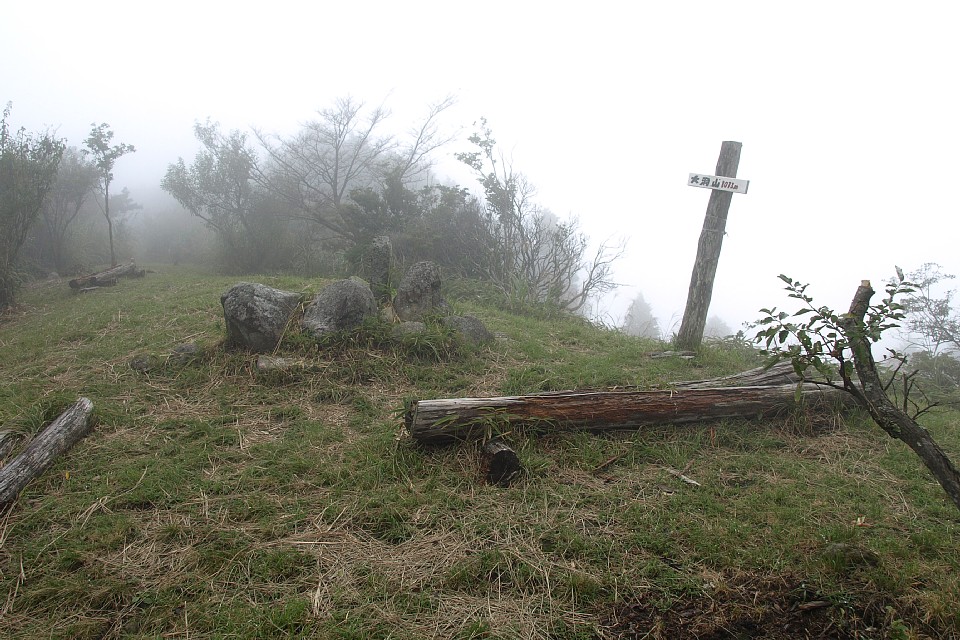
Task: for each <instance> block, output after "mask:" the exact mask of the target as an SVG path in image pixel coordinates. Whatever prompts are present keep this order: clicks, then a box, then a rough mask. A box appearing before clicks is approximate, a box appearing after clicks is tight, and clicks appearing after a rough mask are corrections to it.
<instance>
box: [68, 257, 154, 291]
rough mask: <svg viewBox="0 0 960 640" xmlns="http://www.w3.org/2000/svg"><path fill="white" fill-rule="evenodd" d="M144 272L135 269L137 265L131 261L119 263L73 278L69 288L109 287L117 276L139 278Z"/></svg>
mask: <svg viewBox="0 0 960 640" xmlns="http://www.w3.org/2000/svg"><path fill="white" fill-rule="evenodd" d="M144 273H146V272H145V271H144V270H143V269H137V265H136V264H135V263H133V262H131V263H129V264H121V265H118V266H116V267H111V268H110V269H107V270H106V271H100V272H98V273H93V274H90V275H88V276H82V277H80V278H74V279H73V280H71V281H70V288H71V289H78V290H83V289H91V288H94V287H109V286H113V285H115V284H117V278H119V277H121V276H130V277H134V278H140V277H142V276H143V275H144Z"/></svg>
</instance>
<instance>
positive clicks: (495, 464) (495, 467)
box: [483, 439, 523, 487]
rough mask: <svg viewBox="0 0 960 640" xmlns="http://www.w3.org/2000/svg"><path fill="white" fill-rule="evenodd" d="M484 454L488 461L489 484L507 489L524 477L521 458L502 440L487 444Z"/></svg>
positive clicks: (484, 447) (484, 446)
mask: <svg viewBox="0 0 960 640" xmlns="http://www.w3.org/2000/svg"><path fill="white" fill-rule="evenodd" d="M483 454H484V456H485V457H486V459H487V484H495V485H498V486H501V487H506V486H508V485H509V484H510V483H511V482H513V481H514V480H516V479H517V478H519V477H520V476H521V475H523V465H522V464H521V463H520V457H519V456H517V452H516V451H514V450H513V449H511V448H510V445H508V444H507V443H505V442H503V441H502V440H498V439H493V440H490V441H489V442H487V443H486V444H485V445H483Z"/></svg>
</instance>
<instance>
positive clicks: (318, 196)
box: [255, 97, 395, 237]
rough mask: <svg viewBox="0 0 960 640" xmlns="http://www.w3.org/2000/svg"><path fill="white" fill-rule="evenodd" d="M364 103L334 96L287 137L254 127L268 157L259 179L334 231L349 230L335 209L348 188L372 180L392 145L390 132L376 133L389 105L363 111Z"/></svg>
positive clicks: (347, 233) (303, 215) (301, 212)
mask: <svg viewBox="0 0 960 640" xmlns="http://www.w3.org/2000/svg"><path fill="white" fill-rule="evenodd" d="M364 106H365V105H364V103H363V102H360V101H356V100H354V99H353V98H351V97H347V98H340V99H338V100H337V101H336V102H335V104H334V106H333V107H331V108H328V109H323V110H321V111H318V112H317V115H318V116H319V117H318V118H317V119H315V120H311V121H310V122H307V123H306V124H305V125H304V126H303V129H302V130H301V131H300V133H299V134H297V135H296V136H294V137H292V138H290V139H284V138H280V137H276V136H267V135H265V134H263V133H261V132H255V133H256V136H257V139H258V140H259V141H260V144H262V145H263V148H264V149H265V150H266V153H267V157H268V158H269V160H270V166H269V167H268V171H266V172H261V173H260V179H261V181H262V183H263V184H265V185H266V186H268V187H269V188H270V189H271V190H272V191H273V192H274V193H276V194H277V195H278V196H280V198H281V199H282V200H283V201H284V202H285V203H286V204H288V205H289V206H291V207H292V208H293V210H295V211H297V212H298V214H299V217H301V218H303V219H306V220H309V221H311V222H314V223H316V224H318V225H320V226H321V227H323V228H324V229H326V230H327V231H329V232H332V233H333V234H335V235H336V236H340V237H349V236H350V229H349V228H348V226H347V225H346V224H345V223H344V220H343V216H342V213H341V212H340V210H339V209H340V207H341V206H342V204H343V203H344V200H345V199H346V198H347V196H348V195H349V193H350V191H351V190H352V189H356V188H361V187H365V186H370V185H372V184H374V183H375V181H376V180H377V178H379V176H380V175H382V173H383V166H382V162H381V161H382V160H383V158H384V156H385V155H386V154H387V153H388V152H390V151H392V150H393V149H394V148H395V143H394V141H393V138H392V137H390V136H379V135H377V131H378V128H379V127H380V125H381V124H382V123H383V121H384V120H385V119H386V118H387V116H389V111H387V110H386V108H384V107H383V106H379V107H377V108H375V109H373V110H372V111H370V112H369V113H364Z"/></svg>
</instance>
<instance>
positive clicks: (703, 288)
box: [676, 141, 743, 351]
mask: <svg viewBox="0 0 960 640" xmlns="http://www.w3.org/2000/svg"><path fill="white" fill-rule="evenodd" d="M742 146H743V145H742V144H741V143H739V142H729V141H727V142H724V143H723V144H722V145H720V158H719V159H718V160H717V174H716V175H718V176H726V177H728V178H736V177H737V167H738V166H739V165H740V149H741V147H742ZM732 199H733V193H731V192H729V191H721V190H719V189H714V190H713V191H711V192H710V202H708V203H707V215H706V217H705V218H704V219H703V230H702V231H701V232H700V242H699V244H698V245H697V261H696V262H695V263H694V265H693V274H692V275H691V276H690V291H689V293H688V294H687V307H686V309H685V310H684V312H683V320H682V322H681V323H680V332H679V333H678V334H677V345H676V346H677V348H678V349H685V350H688V351H696V350H697V349H698V348H699V347H700V343H701V342H702V341H703V328H704V326H705V325H706V323H707V311H708V310H709V309H710V298H711V297H712V296H713V280H714V278H715V277H716V275H717V264H718V263H719V262H720V248H721V246H722V245H723V234H724V233H725V232H726V227H727V212H728V211H729V210H730V201H731V200H732Z"/></svg>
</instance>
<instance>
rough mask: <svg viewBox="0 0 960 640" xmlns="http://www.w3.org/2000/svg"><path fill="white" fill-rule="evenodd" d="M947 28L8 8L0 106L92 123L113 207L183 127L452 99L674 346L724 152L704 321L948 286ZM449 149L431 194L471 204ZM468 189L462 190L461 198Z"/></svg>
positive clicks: (621, 300) (932, 5)
mask: <svg viewBox="0 0 960 640" xmlns="http://www.w3.org/2000/svg"><path fill="white" fill-rule="evenodd" d="M958 18H960V3H958V2H956V1H955V0H953V1H947V0H944V1H938V2H923V1H922V0H918V1H915V2H911V3H905V2H886V1H873V2H861V1H854V0H845V1H843V2H840V1H838V0H833V1H831V2H820V1H812V2H811V1H808V2H802V3H798V2H789V3H788V2H771V1H765V2H737V1H735V0H730V1H727V2H702V1H700V0H691V1H688V2H666V1H664V2H660V3H653V2H645V1H640V2H632V3H626V2H622V1H621V2H608V1H606V0H594V1H592V2H589V3H585V2H578V3H572V2H567V3H564V2H556V1H554V2H532V1H523V0H513V1H512V2H502V1H500V0H488V1H487V2H482V3H477V2H472V3H465V2H457V1H455V0H446V1H438V2H424V1H417V0H405V1H403V2H398V1H396V0H394V1H386V2H378V1H363V0H354V1H352V2H344V3H343V5H342V6H335V5H334V4H333V3H330V2H328V1H325V0H321V1H318V2H311V3H308V2H288V1H285V0H274V1H273V2H257V3H248V2H209V1H203V0H194V1H193V2H179V1H168V2H164V3H154V4H147V3H145V2H130V1H129V0H128V1H125V2H115V3H110V2H76V1H73V2H49V1H47V2H45V1H43V0H32V1H31V2H26V1H21V0H7V2H5V3H4V5H2V6H0V102H4V103H5V102H6V101H7V100H10V101H13V113H12V117H11V121H12V123H13V124H14V125H16V126H20V125H23V126H25V127H27V129H29V130H39V129H41V128H43V127H44V126H45V125H51V126H54V127H57V128H58V131H59V134H60V135H61V136H64V137H66V138H67V139H68V142H69V143H70V144H73V145H76V146H81V145H82V141H83V139H84V138H85V136H86V134H87V133H88V131H89V129H90V124H91V123H93V122H97V123H99V122H107V123H109V124H110V125H111V127H112V129H113V130H114V131H115V133H116V138H115V139H116V140H117V141H121V142H127V143H131V144H134V145H135V146H136V147H137V153H136V154H134V155H132V156H127V157H124V158H123V159H122V160H120V161H119V162H118V164H117V167H116V170H115V175H116V184H117V186H119V187H122V186H129V187H130V189H131V192H132V195H133V197H134V199H136V198H137V193H138V189H142V190H144V191H145V190H147V189H151V188H155V186H156V185H158V184H159V181H160V179H161V177H162V176H163V173H164V171H165V169H166V166H167V165H168V164H169V163H171V162H175V161H176V159H177V158H178V157H179V156H183V157H185V158H186V159H187V160H188V161H189V160H190V159H192V157H193V154H194V153H195V150H196V145H195V143H194V140H193V137H192V126H193V123H194V121H196V120H203V119H205V118H207V117H210V118H212V119H213V120H216V121H219V122H220V123H221V124H222V125H223V126H224V128H228V129H230V128H242V129H247V128H248V127H251V126H256V127H258V128H262V129H264V130H266V131H268V132H276V133H281V134H289V133H292V132H294V131H296V129H297V128H298V125H299V124H300V123H302V122H304V121H306V120H309V119H310V118H311V117H312V116H313V114H314V112H315V111H316V110H318V109H322V108H325V107H327V106H329V105H330V104H331V103H332V101H333V100H334V99H335V98H337V97H343V96H347V95H352V96H354V97H356V98H360V99H363V100H366V101H368V102H369V103H371V104H374V103H379V102H380V101H382V100H386V103H387V105H388V106H389V107H390V108H391V109H392V110H393V112H394V115H393V117H392V118H391V120H392V122H393V124H394V126H396V127H397V128H398V129H399V130H402V129H404V128H406V127H407V126H409V125H411V124H413V123H414V121H415V120H416V119H417V118H418V117H419V116H420V115H421V114H422V112H423V111H425V109H426V105H427V104H428V103H430V102H432V101H436V100H438V99H440V98H442V97H443V96H445V95H447V94H449V93H454V94H456V95H457V96H458V98H459V102H458V105H457V107H456V108H455V109H454V110H452V111H450V112H448V113H447V115H446V117H445V123H446V126H448V127H449V128H450V129H451V130H453V129H456V128H459V127H463V128H464V138H465V137H466V135H467V134H468V133H469V132H470V131H471V125H472V123H473V122H474V121H476V120H477V119H479V117H481V116H485V117H486V118H487V119H488V121H489V123H490V126H491V127H492V128H493V130H494V134H495V136H496V138H497V140H498V141H499V142H500V143H501V145H502V147H503V148H504V149H505V150H506V151H508V152H510V153H511V154H512V157H513V160H514V163H515V166H516V168H518V169H519V170H521V171H523V172H524V173H525V174H527V176H528V177H529V178H530V180H531V181H532V182H533V183H534V184H535V185H536V186H537V187H538V193H539V201H540V203H541V204H542V205H544V206H546V207H547V208H549V209H551V210H553V211H554V212H555V213H557V214H558V215H560V216H561V217H563V216H566V215H570V214H572V215H577V216H579V218H580V220H581V223H582V226H583V227H584V229H585V231H587V232H588V233H589V234H590V236H591V237H592V238H593V239H594V240H597V241H599V240H602V239H604V238H606V237H609V236H626V237H627V238H628V239H629V245H628V252H629V253H628V256H627V257H626V258H625V259H624V260H623V261H622V262H621V263H620V265H619V268H618V271H617V279H618V281H619V282H621V283H623V284H624V285H627V286H626V287H625V288H624V289H622V290H621V292H620V293H619V294H618V296H617V298H616V299H615V300H612V301H607V304H606V307H605V308H606V310H607V311H608V312H609V313H611V314H612V315H614V316H617V315H620V314H622V313H623V310H624V309H625V308H626V306H627V304H628V303H629V301H630V300H631V299H632V297H633V293H634V292H635V291H636V290H640V291H642V292H643V293H644V296H645V297H646V299H647V301H648V302H650V303H651V304H652V305H653V307H654V311H655V313H656V315H657V316H658V317H659V318H660V321H661V325H662V326H664V327H665V328H666V329H668V330H670V329H672V330H674V331H675V330H677V329H678V328H679V319H680V316H681V315H682V312H683V306H684V302H685V300H686V294H687V287H688V284H689V279H690V270H691V268H692V265H693V260H694V256H695V253H696V244H697V239H698V237H699V233H700V228H701V225H702V223H703V215H704V212H705V208H706V204H707V200H708V197H709V192H708V191H707V190H704V189H694V188H690V187H688V186H686V181H687V174H688V173H691V172H701V173H712V172H713V171H714V169H715V166H716V160H717V154H718V152H719V150H720V143H721V142H722V141H723V140H737V141H740V142H742V143H743V154H742V157H741V161H740V170H739V177H741V178H744V179H749V180H750V191H749V193H748V194H747V195H736V196H734V199H733V205H732V207H731V210H730V215H729V221H728V225H727V233H728V235H727V237H726V239H725V241H724V247H723V253H722V255H721V259H720V268H719V271H718V275H717V282H716V286H715V289H714V296H713V306H712V307H711V314H713V313H716V314H718V315H720V316H721V317H722V318H723V319H724V320H725V321H726V322H727V323H728V324H729V325H731V326H732V327H734V328H737V327H738V326H739V325H740V323H741V322H743V321H745V320H754V319H756V318H757V317H758V315H759V314H758V312H757V310H758V309H759V308H761V307H764V306H770V305H779V306H786V307H788V308H792V305H790V304H789V301H788V300H787V299H786V297H785V294H783V293H782V290H781V286H780V283H779V280H777V277H776V276H777V275H778V274H780V273H787V274H788V275H791V276H793V277H794V278H797V279H800V280H803V281H809V282H812V283H813V284H812V285H811V289H810V292H811V293H813V295H814V296H815V297H816V298H817V302H820V303H824V304H830V305H832V306H835V307H837V308H841V309H846V307H847V306H848V304H849V301H850V298H851V297H852V295H853V293H854V291H855V289H856V287H857V285H858V284H859V282H860V280H861V279H864V278H869V279H871V280H873V282H874V285H875V287H876V288H878V290H879V287H878V286H877V285H880V284H881V283H882V282H883V281H884V280H886V279H887V278H888V277H890V276H892V275H893V272H894V265H895V264H899V265H900V266H903V267H904V268H906V269H908V270H909V269H913V268H916V267H919V266H920V264H922V263H923V262H928V261H933V262H939V263H941V264H942V265H943V266H944V268H945V270H946V271H947V272H950V273H958V274H960V252H958V251H957V236H958V231H960V224H958V222H957V220H956V217H957V213H958V206H957V200H956V195H955V191H956V188H957V185H958V184H960V160H958V150H960V124H958V122H960V97H958V96H960V91H958V90H957V86H956V85H957V78H958V71H960V36H958V29H960V20H958ZM461 149H463V145H459V146H457V145H454V146H451V147H450V148H449V149H447V150H446V151H445V152H444V154H442V155H441V156H440V157H438V160H439V161H440V167H441V171H444V169H446V171H447V172H448V174H449V175H450V176H452V177H453V178H455V179H457V180H458V181H460V182H461V183H463V184H468V183H467V180H468V179H469V178H468V174H466V173H465V172H464V171H463V170H462V169H461V168H460V167H458V166H457V165H456V162H455V161H454V160H452V157H453V153H455V152H456V151H458V150H461ZM470 186H473V185H472V183H471V185H470Z"/></svg>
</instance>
